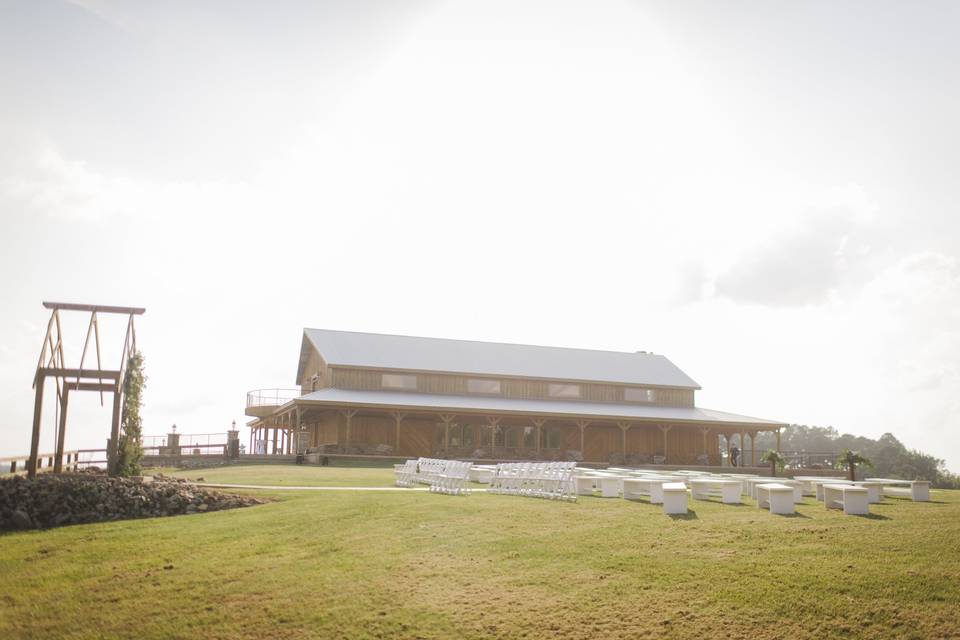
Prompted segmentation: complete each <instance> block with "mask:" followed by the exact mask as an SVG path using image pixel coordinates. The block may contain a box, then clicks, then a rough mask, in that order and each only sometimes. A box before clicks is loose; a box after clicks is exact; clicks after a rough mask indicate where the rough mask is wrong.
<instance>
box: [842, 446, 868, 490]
mask: <svg viewBox="0 0 960 640" xmlns="http://www.w3.org/2000/svg"><path fill="white" fill-rule="evenodd" d="M858 464H862V465H866V466H868V467H870V468H871V469H872V468H873V463H872V462H870V459H869V458H866V457H864V456H862V455H860V454H859V453H858V452H856V451H850V449H844V450H843V451H841V452H840V456H839V457H838V458H837V466H839V467H841V468H843V467H846V468H847V470H848V472H849V474H850V481H851V482H853V481H854V480H856V479H857V465H858Z"/></svg>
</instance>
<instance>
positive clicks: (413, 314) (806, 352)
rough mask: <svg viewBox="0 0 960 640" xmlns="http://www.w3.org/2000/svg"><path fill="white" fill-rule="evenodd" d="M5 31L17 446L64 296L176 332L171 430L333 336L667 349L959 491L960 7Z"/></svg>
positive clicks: (183, 21)
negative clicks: (934, 465) (326, 334)
mask: <svg viewBox="0 0 960 640" xmlns="http://www.w3.org/2000/svg"><path fill="white" fill-rule="evenodd" d="M0 8H2V9H0V10H2V14H0V224H2V226H0V238H2V247H0V278H2V279H0V294H2V295H0V300H2V307H0V309H2V312H0V406H3V407H4V418H3V424H2V425H0V455H3V454H16V453H24V452H26V451H28V450H29V433H30V420H31V415H32V410H33V393H32V391H31V388H30V384H31V376H32V373H33V369H34V367H35V366H36V360H37V356H38V355H39V349H40V340H41V338H42V336H43V332H44V329H45V327H46V322H47V314H46V312H45V311H44V310H43V309H42V308H41V306H40V302H41V300H64V301H76V302H89V303H101V304H120V305H136V306H145V307H146V308H147V313H146V315H144V316H143V317H142V319H141V322H140V324H139V331H138V337H139V341H140V346H141V349H142V351H143V353H144V355H145V357H146V363H147V373H148V375H149V378H150V379H149V383H148V384H149V386H148V389H147V393H146V403H147V404H146V408H145V417H146V427H145V431H146V433H148V434H162V433H165V432H166V431H167V430H168V428H169V426H170V425H171V424H173V423H176V424H177V425H178V427H179V429H178V430H180V431H182V432H192V433H206V432H223V431H224V430H225V429H226V428H227V427H228V426H229V424H230V422H231V421H232V420H237V422H238V423H243V422H245V418H244V416H243V407H244V393H245V392H246V391H247V390H248V389H254V388H260V387H275V386H280V387H288V386H293V384H294V382H295V380H294V377H295V373H296V365H297V355H298V350H299V347H300V334H301V330H302V328H303V327H304V326H314V327H323V328H333V329H347V330H358V331H377V332H386V333H404V334H414V335H427V336H440V337H452V338H468V339H478V340H497V341H508V342H525V343H534V344H548V345H558V346H576V347H588V348H598V349H615V350H624V351H634V350H638V349H645V350H651V351H654V352H656V353H661V354H664V355H666V356H667V357H669V358H670V359H671V360H673V361H674V362H675V363H676V364H677V365H678V366H680V367H681V368H682V369H684V370H685V371H686V372H687V373H689V374H690V375H691V376H692V377H693V378H694V379H695V380H697V381H698V382H699V383H700V384H701V385H702V386H703V391H701V392H699V393H698V404H699V405H700V406H704V407H708V408H713V409H720V410H727V411H733V412H736V413H744V414H748V415H755V416H760V417H764V418H771V419H777V420H784V421H788V422H792V423H803V424H815V425H822V426H827V425H832V426H835V427H836V428H837V429H839V430H840V431H843V432H850V433H856V434H863V435H869V436H878V435H880V434H881V433H883V432H885V431H890V432H893V433H894V434H895V435H896V436H897V437H898V438H900V439H901V440H902V441H903V442H905V443H906V444H907V445H908V446H910V447H916V448H920V449H923V450H924V451H927V452H929V453H933V454H935V455H937V456H939V457H944V458H946V459H947V461H948V463H949V466H950V467H951V468H952V469H953V470H955V471H957V470H960V365H958V362H960V264H958V257H960V210H958V206H957V202H958V200H960V181H958V180H957V175H958V168H960V125H958V118H957V114H958V113H960V37H958V33H960V3H957V2H953V1H943V2H936V1H925V2H922V3H908V2H883V1H878V0H868V1H863V2H840V1H837V0H829V1H823V2H775V1H771V0H764V1H762V2H761V1H759V0H758V1H756V2H722V3H721V2H715V1H703V2H682V3H681V2H675V1H673V0H663V1H659V2H644V1H639V0H638V1H634V2H596V1H591V2H578V3H564V2H557V1H554V0H551V1H549V2H546V1H545V2H525V1H520V0H509V1H503V2H498V1H495V0H484V1H482V2H479V1H478V2H439V1H438V2H394V1H390V0H381V1H370V2H361V1H357V0H350V1H347V0H343V1H342V2H326V3H320V2H303V3H297V2H238V1H236V0H233V1H231V2H223V3H215V2H146V1H144V2H111V1H110V0H77V1H76V2H47V1H44V0H24V1H22V2H0ZM84 328H85V327H84V326H83V323H82V321H81V322H79V323H73V324H69V325H68V327H67V329H68V330H69V331H70V333H69V334H68V336H67V338H68V340H69V342H68V343H67V354H66V355H67V357H68V359H76V358H78V356H79V351H80V349H81V348H82V338H83V329H84ZM108 328H109V327H107V326H105V327H104V329H105V334H106V333H107V331H106V329H108ZM115 329H116V331H114V332H112V333H110V334H109V335H104V338H105V339H106V340H109V343H108V344H107V345H106V347H107V349H105V350H106V351H108V352H109V353H110V354H113V355H111V356H110V360H109V361H108V362H107V363H106V365H107V366H109V367H111V368H114V367H115V366H116V364H117V362H115V360H116V359H117V356H116V353H117V352H118V351H119V344H118V343H119V342H120V341H122V333H121V332H120V329H122V327H121V326H117V327H115ZM74 361H75V360H74ZM83 395H84V394H81V396H83ZM85 395H86V397H83V398H82V400H80V399H79V398H80V397H81V396H78V400H77V403H76V406H75V407H74V399H72V400H71V410H72V411H75V413H73V414H72V415H73V417H75V420H74V422H73V423H72V424H71V428H70V432H69V436H68V442H67V446H68V447H71V448H72V447H77V446H102V443H103V441H104V439H105V438H106V436H107V434H108V430H109V428H108V423H109V401H108V403H107V408H105V409H100V408H99V406H98V400H97V398H96V396H94V395H93V394H85ZM44 428H45V437H44V444H43V448H44V449H45V450H46V449H50V448H51V447H52V433H53V414H52V411H51V412H50V413H49V415H48V418H47V420H46V422H45V425H44ZM243 437H244V438H245V437H246V433H244V434H243Z"/></svg>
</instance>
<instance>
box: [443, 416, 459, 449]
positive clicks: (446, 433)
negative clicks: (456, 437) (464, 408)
mask: <svg viewBox="0 0 960 640" xmlns="http://www.w3.org/2000/svg"><path fill="white" fill-rule="evenodd" d="M453 418H454V416H453V415H452V414H449V413H441V414H440V422H442V423H443V451H444V453H446V452H448V451H450V423H451V422H453ZM461 437H462V436H461ZM460 446H463V443H462V442H461V443H460Z"/></svg>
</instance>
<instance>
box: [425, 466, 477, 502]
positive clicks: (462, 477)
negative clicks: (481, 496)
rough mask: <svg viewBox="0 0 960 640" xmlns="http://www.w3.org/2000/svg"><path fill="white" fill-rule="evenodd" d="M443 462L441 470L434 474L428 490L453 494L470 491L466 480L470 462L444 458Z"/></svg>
mask: <svg viewBox="0 0 960 640" xmlns="http://www.w3.org/2000/svg"><path fill="white" fill-rule="evenodd" d="M445 462H446V464H445V465H444V467H443V470H442V471H441V472H440V473H438V474H434V476H433V478H432V480H431V482H430V491H433V492H435V493H446V494H450V495H455V496H461V495H467V494H468V493H470V489H468V488H467V480H468V479H469V477H470V467H471V464H470V463H469V462H460V461H459V460H446V461H445Z"/></svg>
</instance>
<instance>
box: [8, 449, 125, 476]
mask: <svg viewBox="0 0 960 640" xmlns="http://www.w3.org/2000/svg"><path fill="white" fill-rule="evenodd" d="M97 454H99V455H97ZM56 457H57V456H56V454H54V453H43V454H40V455H39V456H37V471H44V470H51V469H53V468H54V466H55V464H54V463H55V462H56ZM29 462H30V456H29V455H22V456H7V457H3V458H0V475H5V474H16V473H26V472H27V466H28V463H29ZM106 463H107V450H106V449H74V450H73V451H64V452H63V469H64V470H65V471H78V470H79V469H80V468H81V467H88V466H90V465H103V464H106Z"/></svg>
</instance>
